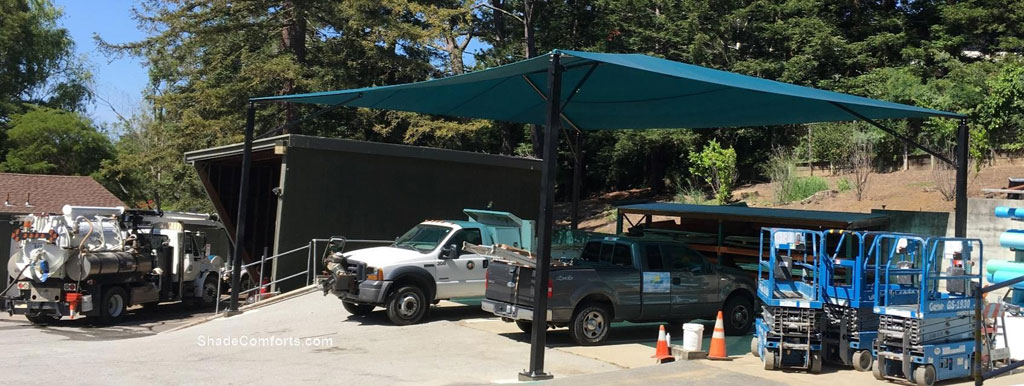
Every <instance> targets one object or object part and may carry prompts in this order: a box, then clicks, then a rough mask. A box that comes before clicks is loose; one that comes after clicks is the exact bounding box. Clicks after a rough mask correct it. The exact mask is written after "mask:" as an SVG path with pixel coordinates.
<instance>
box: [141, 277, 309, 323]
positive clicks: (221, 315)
mask: <svg viewBox="0 0 1024 386" xmlns="http://www.w3.org/2000/svg"><path fill="white" fill-rule="evenodd" d="M318 289H320V286H319V285H317V284H311V285H308V286H305V287H302V288H299V289H297V290H294V291H290V292H287V293H284V294H281V295H278V296H274V297H272V298H270V299H267V300H264V301H262V302H256V303H253V304H246V305H244V306H242V307H239V308H238V310H239V311H241V312H242V313H245V311H248V310H255V309H257V308H261V307H265V306H269V305H273V304H276V303H280V302H283V301H285V300H288V299H292V298H296V297H299V296H302V295H305V294H309V293H313V292H316V290H318ZM225 315H226V314H225V313H224V312H221V313H219V314H216V315H211V316H207V317H205V318H202V319H198V320H194V321H191V322H189V323H186V324H183V325H180V326H178V327H174V328H172V329H169V330H167V331H162V332H160V333H159V334H166V333H169V332H175V331H179V330H184V329H186V328H189V327H195V326H198V325H200V324H203V323H206V322H209V321H211V320H214V319H220V318H227V317H228V316H225Z"/></svg>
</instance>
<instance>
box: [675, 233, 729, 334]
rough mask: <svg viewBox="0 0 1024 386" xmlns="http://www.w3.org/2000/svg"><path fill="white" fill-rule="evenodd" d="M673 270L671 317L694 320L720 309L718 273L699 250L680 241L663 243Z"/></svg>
mask: <svg viewBox="0 0 1024 386" xmlns="http://www.w3.org/2000/svg"><path fill="white" fill-rule="evenodd" d="M661 249H662V254H663V255H664V256H665V259H666V262H669V263H670V265H669V267H670V269H671V270H672V317H673V318H680V319H695V318H704V317H708V316H714V315H715V313H716V312H717V311H718V309H717V308H718V306H719V302H718V299H717V298H718V295H717V294H718V285H719V284H718V275H716V274H715V273H714V271H712V270H711V267H710V266H709V265H708V263H707V261H706V260H705V259H704V257H703V256H701V255H700V253H698V252H697V251H694V250H692V249H690V248H688V247H686V246H684V245H681V244H664V245H662V248H661Z"/></svg>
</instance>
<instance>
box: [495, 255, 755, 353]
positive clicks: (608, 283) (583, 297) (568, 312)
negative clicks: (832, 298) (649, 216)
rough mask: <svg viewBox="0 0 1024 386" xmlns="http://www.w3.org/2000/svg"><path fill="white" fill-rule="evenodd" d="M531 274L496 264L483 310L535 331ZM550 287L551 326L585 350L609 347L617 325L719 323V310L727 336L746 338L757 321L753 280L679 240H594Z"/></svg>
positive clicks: (554, 270) (554, 271) (559, 269)
mask: <svg viewBox="0 0 1024 386" xmlns="http://www.w3.org/2000/svg"><path fill="white" fill-rule="evenodd" d="M533 272H534V267H532V266H529V265H525V264H521V263H514V262H509V261H504V260H494V261H492V262H491V264H490V267H489V268H488V272H487V274H488V280H487V291H486V295H485V296H486V299H484V300H483V301H482V302H481V308H483V309H484V310H485V311H488V312H491V313H493V314H495V315H497V316H500V317H502V318H503V319H504V320H506V321H515V322H516V324H517V325H518V326H519V328H520V329H522V330H523V331H524V332H529V331H531V328H532V325H531V321H532V320H533V313H534V312H535V310H534V309H533V286H534V281H533V277H534V274H533ZM547 285H548V298H549V299H548V309H547V310H545V312H546V313H547V320H548V323H549V326H552V327H569V334H570V336H571V337H572V338H573V340H574V341H576V343H578V344H581V345H595V344H600V343H602V342H604V341H605V339H606V338H607V337H608V332H609V329H610V328H611V323H612V322H614V321H630V322H669V323H682V322H686V321H688V320H692V319H713V318H714V317H715V316H716V314H717V313H718V311H719V310H721V311H722V312H723V315H724V316H723V318H724V322H725V330H726V333H727V334H744V333H746V332H747V331H748V330H750V326H751V323H752V322H753V321H754V318H755V315H754V310H755V308H754V301H755V297H754V293H755V290H754V288H755V287H756V286H755V283H754V275H753V274H752V273H750V272H746V271H743V270H741V269H739V268H731V267H724V266H718V265H712V264H709V263H708V261H707V259H705V258H704V256H702V255H701V254H700V253H699V252H697V251H695V250H693V249H690V248H689V247H687V246H686V244H683V243H679V242H673V241H663V240H651V239H640V238H628V237H612V236H609V237H600V238H594V239H591V240H590V241H588V242H587V243H586V244H585V245H584V247H583V251H582V253H581V255H580V257H579V258H578V259H574V260H573V261H572V262H571V264H570V265H563V266H558V265H555V266H552V267H551V276H550V280H549V282H548V283H547Z"/></svg>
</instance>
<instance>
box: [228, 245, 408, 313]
mask: <svg viewBox="0 0 1024 386" xmlns="http://www.w3.org/2000/svg"><path fill="white" fill-rule="evenodd" d="M325 242H326V243H332V242H337V243H340V246H341V250H342V251H344V249H345V245H346V244H348V243H354V244H391V243H393V242H394V240H371V239H348V238H345V237H342V236H332V237H330V238H326V239H310V240H309V244H306V245H304V246H301V247H298V248H294V249H291V250H288V251H284V252H281V253H278V254H276V255H272V256H267V250H266V248H264V249H263V257H262V258H260V259H259V260H258V261H253V262H251V263H248V264H244V265H242V268H249V267H252V266H255V265H257V264H259V265H260V277H259V283H256V285H255V286H254V287H252V288H249V289H246V290H243V291H241V292H239V293H238V294H239V295H244V294H248V293H250V292H255V291H257V290H259V291H262V290H263V289H265V288H267V287H268V286H273V285H275V284H277V283H280V282H283V281H286V280H291V279H294V278H297V277H299V276H302V275H306V285H307V286H308V285H310V284H312V281H313V278H314V276H315V275H313V274H312V272H313V266H314V259H313V258H314V253H315V251H316V249H317V245H318V244H319V243H325ZM302 250H306V269H305V270H304V271H301V272H296V273H294V274H292V275H289V276H287V277H283V278H279V279H277V280H274V281H270V282H266V283H264V282H263V278H264V276H265V275H264V274H265V271H264V267H265V266H266V262H268V261H273V260H274V259H277V258H279V257H281V256H285V255H289V254H292V253H295V252H299V251H302ZM260 300H262V299H257V301H260ZM220 302H221V286H220V285H218V286H217V301H216V302H215V303H216V306H215V307H214V311H213V312H214V314H218V313H220Z"/></svg>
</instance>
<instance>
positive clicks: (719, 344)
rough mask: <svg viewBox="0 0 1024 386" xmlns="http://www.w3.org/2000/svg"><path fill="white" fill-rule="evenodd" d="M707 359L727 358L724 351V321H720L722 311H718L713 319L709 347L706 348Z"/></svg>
mask: <svg viewBox="0 0 1024 386" xmlns="http://www.w3.org/2000/svg"><path fill="white" fill-rule="evenodd" d="M708 359H729V355H728V354H727V353H726V351H725V323H724V322H722V311H718V319H717V320H715V332H714V333H713V334H711V349H710V350H708Z"/></svg>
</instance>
